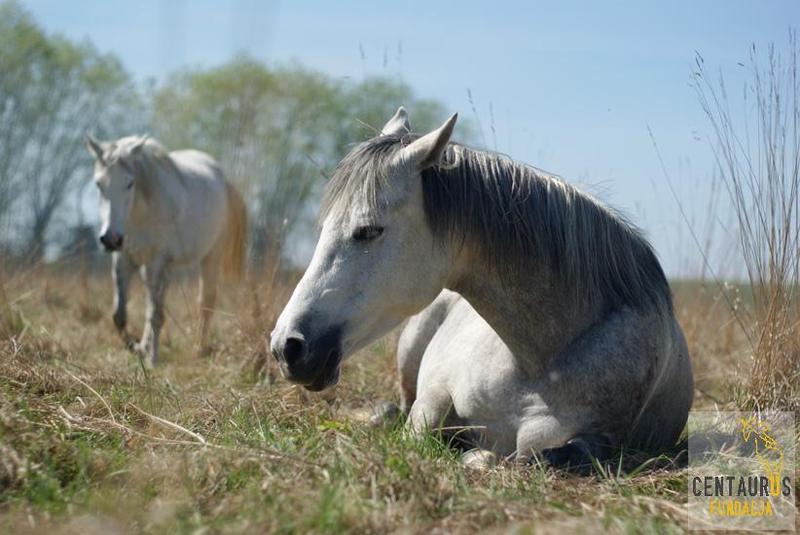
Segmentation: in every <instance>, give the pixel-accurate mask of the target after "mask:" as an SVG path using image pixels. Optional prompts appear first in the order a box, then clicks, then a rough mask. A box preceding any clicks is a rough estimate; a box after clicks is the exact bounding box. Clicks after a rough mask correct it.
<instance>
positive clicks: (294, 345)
mask: <svg viewBox="0 0 800 535" xmlns="http://www.w3.org/2000/svg"><path fill="white" fill-rule="evenodd" d="M305 356H306V342H305V340H303V339H302V338H297V337H294V336H290V337H289V338H287V339H286V343H285V344H284V345H283V358H284V359H285V360H286V363H287V364H291V363H293V362H296V361H298V360H300V359H302V358H303V357H305Z"/></svg>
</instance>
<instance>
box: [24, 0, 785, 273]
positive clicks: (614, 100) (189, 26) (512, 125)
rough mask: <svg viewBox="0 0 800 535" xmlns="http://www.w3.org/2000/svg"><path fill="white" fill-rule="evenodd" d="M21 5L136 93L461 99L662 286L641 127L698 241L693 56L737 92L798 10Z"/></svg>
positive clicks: (148, 2)
mask: <svg viewBox="0 0 800 535" xmlns="http://www.w3.org/2000/svg"><path fill="white" fill-rule="evenodd" d="M23 4H24V5H25V6H26V7H27V9H29V10H30V11H31V12H32V13H33V15H34V16H35V17H36V19H37V20H38V21H39V22H40V23H41V24H42V25H43V26H44V27H45V28H46V29H48V30H50V31H56V32H59V33H63V34H65V35H67V36H69V37H72V38H77V39H85V38H86V39H90V40H91V41H92V42H93V43H94V44H95V45H96V46H97V47H98V48H100V49H101V50H104V51H109V52H113V53H115V54H117V55H118V56H119V57H120V58H121V59H122V60H123V62H124V63H125V65H126V67H127V68H128V69H129V70H130V71H131V72H132V73H133V74H134V75H135V76H136V77H137V78H138V79H140V80H142V81H144V80H146V79H147V78H155V79H159V78H161V77H163V76H164V75H165V74H166V73H168V72H169V71H171V70H173V69H175V68H179V67H183V66H210V65H216V64H219V63H221V62H224V61H226V60H227V59H229V58H230V57H231V56H232V55H233V54H235V53H237V52H240V51H246V52H248V53H249V54H251V55H252V56H255V57H257V58H259V59H263V60H265V61H268V62H277V63H285V62H289V61H295V60H296V61H298V62H300V63H302V64H304V65H306V66H309V67H313V68H316V69H319V70H321V71H324V72H326V73H328V74H330V75H331V76H334V77H340V78H349V79H360V78H361V77H363V76H365V75H373V74H385V75H388V76H395V77H400V78H402V80H404V81H405V82H408V83H409V84H410V85H411V86H412V87H414V89H415V90H416V92H417V93H418V94H419V95H421V96H425V97H432V98H436V99H439V100H441V101H443V102H444V103H445V104H446V105H447V107H448V108H449V109H451V110H452V111H458V112H460V113H461V114H462V115H464V116H467V117H472V118H473V119H475V114H474V113H473V111H472V109H471V108H472V106H471V104H470V102H469V100H468V96H467V94H468V90H469V91H470V92H471V93H472V96H473V101H474V104H475V107H476V108H477V112H478V119H479V121H480V123H481V124H482V125H483V130H484V133H485V137H486V145H487V146H488V147H489V148H493V149H494V148H496V149H497V150H500V151H502V152H505V153H507V154H509V155H511V156H512V157H514V158H516V159H518V160H522V161H526V162H528V163H531V164H533V165H536V166H538V167H541V168H544V169H547V170H549V171H553V172H556V173H558V174H560V175H562V176H564V177H566V178H568V179H570V180H571V181H574V182H579V183H581V184H586V185H588V186H589V187H590V189H592V191H595V192H598V194H599V195H600V196H601V197H602V198H603V199H605V200H606V201H608V202H610V203H611V204H613V205H614V206H616V207H618V208H621V209H622V210H624V211H625V212H627V213H628V215H629V216H630V217H631V218H632V219H633V220H634V221H635V222H637V223H638V224H639V225H640V226H642V227H643V228H644V229H645V231H646V232H647V233H648V235H649V236H650V238H651V239H652V240H653V242H654V244H655V246H656V249H657V250H658V252H659V256H660V257H661V259H662V261H663V263H664V264H665V266H666V268H667V270H668V271H669V272H670V273H671V274H673V275H681V274H690V273H691V272H693V271H697V270H698V269H699V267H700V260H699V255H698V254H697V251H696V248H695V246H694V245H693V244H692V242H691V239H690V238H689V234H688V232H687V226H686V224H685V223H684V222H683V220H682V218H681V216H680V213H679V210H678V206H677V204H676V203H675V201H674V200H673V199H672V197H671V194H670V192H669V189H668V188H667V185H666V184H665V180H664V177H663V173H662V171H661V169H660V165H659V162H658V158H657V157H656V154H655V151H654V149H653V145H652V142H651V140H650V138H649V135H648V132H647V127H648V125H649V127H650V128H651V129H652V131H653V133H654V136H655V138H656V141H657V143H658V146H659V149H660V152H661V154H662V155H663V157H664V162H665V164H666V167H667V168H668V171H669V174H670V177H671V180H672V181H673V184H674V187H675V190H676V192H677V194H678V196H679V198H680V199H681V202H682V203H683V204H684V209H685V210H686V211H687V213H688V214H689V217H690V219H692V221H694V222H695V223H696V225H697V227H698V228H699V227H700V226H701V223H702V222H703V221H704V220H705V219H706V218H707V217H708V215H707V210H706V209H705V207H706V204H707V200H708V199H707V196H708V184H709V183H710V177H711V176H712V171H713V167H714V162H713V157H712V154H711V150H710V148H709V144H708V141H707V136H708V127H707V121H706V119H705V117H704V115H703V113H702V110H701V109H700V106H699V105H698V103H697V98H696V96H695V91H694V89H693V88H692V86H691V84H690V81H691V69H692V65H693V63H694V58H695V53H696V52H697V53H700V54H701V55H702V56H703V58H704V59H705V62H706V65H707V66H708V67H710V69H711V70H712V72H716V71H719V72H721V73H722V75H723V76H724V77H725V79H726V83H727V84H728V85H729V87H731V88H733V89H735V90H738V89H739V88H741V87H742V84H743V83H744V80H745V79H746V74H747V71H746V69H744V68H743V67H741V66H739V65H738V64H739V63H744V64H747V62H748V50H749V47H750V45H751V44H752V43H755V44H756V45H757V46H758V47H759V48H761V49H765V48H766V46H767V45H768V44H769V43H773V42H774V43H776V45H778V47H779V48H780V47H784V48H785V47H786V45H787V43H788V38H787V36H788V32H789V29H790V27H791V25H794V26H795V27H796V26H797V23H798V22H800V2H798V1H797V0H793V1H778V0H770V1H755V0H752V1H741V0H715V1H705V0H703V1H700V0H695V1H686V0H680V1H669V2H666V1H663V2H658V3H656V2H641V1H638V2H613V1H609V2H572V1H558V2H556V1H552V2H497V1H496V2H488V1H484V2H470V1H460V2H435V3H434V2H430V1H428V2H423V1H415V0H406V1H404V2H354V1H346V0H338V1H336V2H322V1H319V2H309V1H293V2H270V1H257V0H232V1H219V0H218V1H212V0H194V1H191V2H190V1H187V0H139V1H137V2H120V1H109V0H105V1H103V0H81V2H65V1H63V0H29V1H27V2H23ZM362 50H363V57H362V53H361V51H362ZM734 92H735V91H734ZM398 104H399V103H398ZM490 107H491V109H492V111H493V121H492V120H491V118H490ZM410 111H411V119H412V122H413V110H410ZM491 124H494V128H495V131H496V135H493V134H492V131H491V128H490V125H491ZM456 137H457V135H456ZM495 139H496V141H495ZM723 212H724V203H723ZM720 217H721V218H722V219H723V220H726V219H727V216H726V215H724V213H723V215H721V216H720ZM721 240H722V241H726V240H728V241H730V244H732V243H733V240H734V238H733V237H732V236H730V235H729V236H727V238H726V237H723V238H721ZM730 244H727V245H730ZM727 245H726V244H723V247H722V248H723V249H724V248H726V247H727Z"/></svg>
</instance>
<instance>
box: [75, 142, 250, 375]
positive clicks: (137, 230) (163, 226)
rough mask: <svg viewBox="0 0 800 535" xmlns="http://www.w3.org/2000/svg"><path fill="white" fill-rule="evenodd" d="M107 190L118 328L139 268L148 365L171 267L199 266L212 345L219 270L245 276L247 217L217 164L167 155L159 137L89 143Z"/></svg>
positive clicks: (104, 199)
mask: <svg viewBox="0 0 800 535" xmlns="http://www.w3.org/2000/svg"><path fill="white" fill-rule="evenodd" d="M86 145H87V147H88V148H89V151H90V152H91V153H92V155H93V156H94V158H95V169H94V181H95V183H96V184H97V187H98V188H99V190H100V213H101V218H102V230H101V232H100V242H101V243H102V244H103V246H104V247H105V248H106V250H108V251H110V252H112V254H113V270H112V276H113V279H114V285H115V293H114V314H113V319H114V324H115V325H116V326H117V329H119V330H120V331H121V332H123V333H124V332H125V325H126V318H127V315H126V304H127V296H128V288H129V285H130V279H131V276H132V275H133V273H134V272H135V271H136V270H137V269H139V270H140V273H141V276H142V279H143V280H144V282H145V284H146V286H147V293H148V306H147V316H146V320H145V327H144V332H143V334H142V339H141V342H139V343H138V344H136V346H135V349H136V350H137V352H139V353H140V355H141V356H142V357H143V359H144V362H145V365H147V366H153V365H155V363H156V361H157V359H158V338H159V333H160V332H161V327H162V325H163V324H164V298H165V293H166V290H167V275H168V272H169V270H170V269H171V268H174V267H183V266H187V265H192V264H195V263H197V262H200V268H201V270H200V277H201V278H200V305H201V307H202V325H201V330H200V344H201V347H203V348H204V347H205V346H206V344H207V339H208V330H209V323H210V321H211V315H212V313H213V310H214V306H215V301H216V292H217V280H218V274H219V272H220V267H224V268H225V270H226V271H227V272H229V273H232V274H237V275H238V274H239V273H240V272H241V269H242V265H243V259H244V247H245V234H246V229H247V214H246V211H245V205H244V202H243V201H242V198H241V196H240V195H239V193H238V192H237V191H236V189H235V188H234V187H233V186H232V185H231V184H230V183H228V182H227V181H225V179H224V177H223V173H222V170H221V169H220V167H219V165H218V164H217V162H216V161H214V159H213V158H212V157H211V156H209V155H208V154H205V153H203V152H199V151H196V150H181V151H174V152H169V153H168V152H167V151H166V150H165V149H164V147H163V146H162V145H161V144H159V143H158V142H157V141H155V140H154V139H152V138H146V137H136V136H130V137H124V138H122V139H118V140H116V141H110V142H98V141H96V140H94V139H92V138H91V137H87V138H86Z"/></svg>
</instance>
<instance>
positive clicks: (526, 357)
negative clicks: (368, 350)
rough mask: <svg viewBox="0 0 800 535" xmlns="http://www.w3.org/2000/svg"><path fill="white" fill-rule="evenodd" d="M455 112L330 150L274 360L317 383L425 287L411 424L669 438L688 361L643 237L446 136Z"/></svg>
mask: <svg viewBox="0 0 800 535" xmlns="http://www.w3.org/2000/svg"><path fill="white" fill-rule="evenodd" d="M455 121H456V116H453V117H451V118H450V119H449V120H448V121H447V122H446V123H445V124H444V125H442V126H441V127H440V128H439V129H437V130H435V131H433V132H431V133H429V134H427V135H425V136H422V137H420V136H417V135H413V134H410V133H409V132H410V126H409V124H408V119H407V116H406V113H405V110H403V109H402V108H401V109H400V110H398V112H397V114H396V115H395V116H394V117H393V118H392V119H391V120H390V121H389V123H387V125H386V126H385V127H384V130H383V135H381V136H379V137H376V138H374V139H372V140H370V141H367V142H366V143H363V144H361V145H359V146H357V147H355V148H354V149H353V150H352V151H351V152H350V154H348V155H347V156H346V157H345V158H344V160H342V162H341V163H340V164H339V167H338V168H337V171H336V173H335V174H334V176H333V178H332V179H331V181H330V184H329V186H328V191H327V194H326V198H325V200H324V204H323V209H322V214H321V218H320V220H321V222H322V232H321V235H320V238H319V242H318V244H317V248H316V251H315V253H314V257H313V259H312V261H311V264H310V265H309V267H308V269H307V271H306V273H305V274H304V276H303V278H302V280H301V281H300V283H299V284H298V286H297V288H296V289H295V291H294V293H293V295H292V297H291V299H290V301H289V303H288V304H287V305H286V308H285V309H284V310H283V312H282V313H281V315H280V317H279V319H278V322H277V325H276V327H275V330H274V331H273V332H272V341H271V344H272V350H273V353H274V354H275V356H276V358H277V359H278V360H279V362H280V363H281V368H282V370H283V371H284V374H285V375H286V376H287V377H288V378H289V379H290V380H291V381H294V382H297V383H300V384H302V385H305V387H306V388H308V389H311V390H320V389H323V388H325V387H327V386H330V385H332V384H334V383H336V382H337V380H338V377H339V368H340V364H341V361H342V360H343V358H346V357H347V356H349V355H351V354H352V353H354V352H355V351H357V350H358V349H359V348H361V347H363V346H364V345H366V344H368V343H370V342H372V341H373V340H375V339H377V338H378V337H380V336H381V335H383V334H385V333H386V332H387V331H388V330H389V329H391V328H393V327H394V326H396V325H398V324H399V323H400V322H401V321H403V319H404V318H405V317H407V316H409V315H412V314H415V313H417V312H419V311H420V310H422V309H423V308H425V307H426V305H428V304H429V303H431V302H433V304H432V305H431V306H430V307H428V308H427V309H425V311H424V312H422V314H421V315H420V316H417V317H416V318H414V319H412V320H411V322H410V324H409V325H408V326H407V327H406V330H405V332H404V333H403V337H402V344H401V348H400V358H401V362H400V365H401V372H402V373H401V376H402V378H403V388H404V392H405V394H404V397H405V398H406V399H407V400H408V401H411V402H413V405H412V406H411V409H410V415H409V420H408V421H409V425H410V426H411V427H412V428H413V429H414V430H421V429H424V428H429V427H444V428H448V429H451V428H453V427H462V428H465V429H467V430H468V431H467V432H468V433H469V438H470V439H471V441H472V442H474V443H477V445H478V446H480V447H482V448H485V449H487V450H490V451H491V452H493V453H495V454H499V455H504V456H514V457H516V458H517V459H520V460H526V459H529V458H530V456H531V455H532V454H533V453H534V452H540V453H544V454H545V456H546V457H547V458H548V459H549V460H550V461H551V462H553V463H554V464H563V463H570V464H583V463H585V462H587V460H588V458H589V457H590V456H603V455H604V453H607V452H608V451H609V450H610V449H612V448H615V447H617V446H621V445H626V446H630V447H633V448H637V449H648V450H663V449H665V448H668V447H670V446H671V445H673V444H674V443H675V442H676V440H677V439H678V437H679V434H680V433H681V431H682V429H683V427H684V425H685V422H686V419H687V415H688V411H689V408H690V406H691V403H692V397H693V386H692V372H691V366H690V362H689V356H688V351H687V348H686V343H685V341H684V338H683V335H682V333H681V329H680V327H679V326H678V324H677V322H676V320H675V317H674V314H673V309H672V298H671V294H670V290H669V286H668V284H667V281H666V278H665V277H664V273H663V271H662V269H661V266H660V265H659V263H658V260H657V259H656V256H655V254H654V252H653V251H652V249H651V247H650V245H649V244H648V243H647V242H646V241H645V240H644V239H643V238H642V237H641V236H640V235H639V233H638V232H637V231H636V230H635V229H634V228H633V227H632V226H631V225H629V224H628V223H626V222H625V221H624V220H623V219H622V218H621V217H620V216H619V215H617V214H616V213H615V212H613V211H611V210H610V209H608V208H606V207H604V206H603V205H602V204H600V203H599V202H598V201H597V200H595V199H593V198H591V197H590V196H588V195H586V194H584V193H581V192H579V191H578V190H576V189H575V188H574V187H572V186H570V185H569V184H567V183H565V182H563V181H562V180H560V179H558V178H555V177H552V176H549V175H546V174H544V173H542V172H540V171H538V170H536V169H533V168H531V167H528V166H525V165H522V164H518V163H515V162H513V161H511V160H509V159H507V158H505V157H503V156H501V155H498V154H494V153H489V152H483V151H476V150H472V149H469V148H467V147H464V146H461V145H457V144H453V143H450V142H449V140H450V136H451V134H452V131H453V127H454V126H455ZM443 288H448V289H451V290H454V291H456V292H458V293H460V294H461V295H463V296H464V297H465V298H466V300H465V299H461V298H459V297H458V295H456V294H454V293H451V292H444V293H441V294H440V292H441V290H442V289H443ZM437 295H438V296H439V297H438V298H437ZM434 299H435V301H434ZM467 301H469V303H468V302H467ZM470 305H472V306H470ZM473 306H474V309H473V308H472V307H473ZM423 355H424V357H423ZM417 367H418V372H417ZM412 385H416V389H415V391H412V388H413V387H412Z"/></svg>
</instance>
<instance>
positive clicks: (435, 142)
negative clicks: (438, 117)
mask: <svg viewBox="0 0 800 535" xmlns="http://www.w3.org/2000/svg"><path fill="white" fill-rule="evenodd" d="M457 119H458V114H457V113H454V114H453V115H451V116H450V118H449V119H448V120H447V121H445V123H444V124H443V125H442V126H440V127H439V128H437V129H436V130H434V131H433V132H430V133H428V134H425V135H424V136H422V137H421V138H419V139H418V140H416V141H414V142H413V143H411V144H410V145H409V146H407V147H405V148H404V149H403V150H402V151H401V152H400V155H401V157H402V158H403V159H404V160H405V161H407V162H411V163H413V164H414V165H415V166H416V167H417V169H426V168H428V167H431V166H434V165H437V164H438V163H439V162H440V161H441V158H442V154H444V149H445V148H446V147H447V143H448V142H449V141H450V136H452V135H453V128H455V126H456V120H457Z"/></svg>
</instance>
